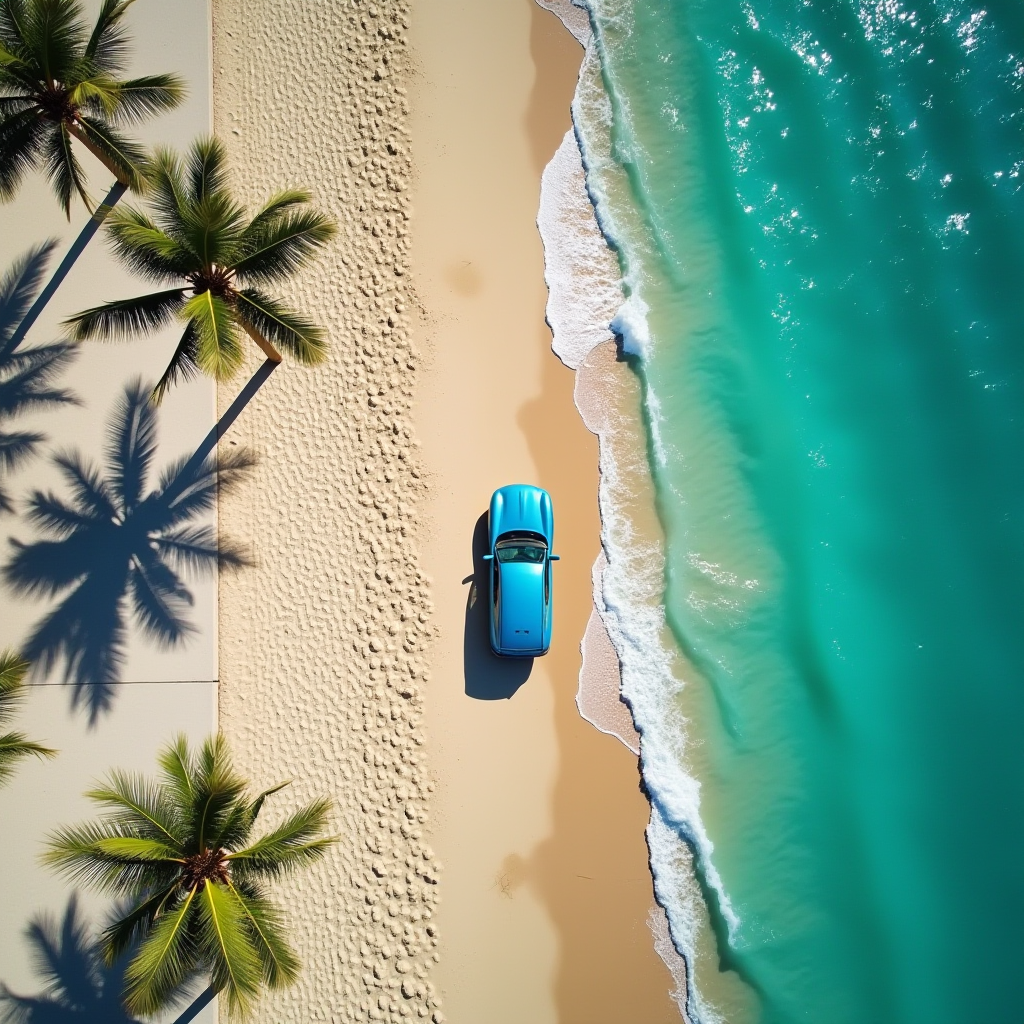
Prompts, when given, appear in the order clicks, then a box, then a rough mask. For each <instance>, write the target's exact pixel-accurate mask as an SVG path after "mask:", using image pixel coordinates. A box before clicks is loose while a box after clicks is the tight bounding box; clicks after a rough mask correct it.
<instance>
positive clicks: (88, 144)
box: [64, 121, 129, 188]
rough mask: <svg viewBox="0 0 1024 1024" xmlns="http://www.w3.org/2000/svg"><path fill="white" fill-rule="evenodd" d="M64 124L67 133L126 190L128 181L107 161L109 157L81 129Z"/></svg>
mask: <svg viewBox="0 0 1024 1024" xmlns="http://www.w3.org/2000/svg"><path fill="white" fill-rule="evenodd" d="M64 123H65V125H66V126H67V129H68V131H69V132H71V134H72V135H74V137H75V138H76V139H78V141H79V142H80V143H81V144H82V145H83V146H85V148H86V149H87V150H89V152H90V153H92V155H93V156H94V157H96V159H97V160H99V162H100V163H101V164H103V166H104V167H106V169H107V170H108V171H110V173H111V174H112V175H113V176H114V177H115V178H117V180H118V181H119V182H120V183H121V184H122V185H124V187H125V188H128V186H129V182H128V180H127V179H126V178H125V176H124V175H123V174H122V173H121V172H120V171H119V170H118V169H117V168H116V167H115V166H114V165H113V164H112V163H111V162H110V159H109V157H108V156H107V154H106V153H104V152H103V150H101V149H100V148H99V147H98V146H97V145H96V144H95V143H94V142H93V141H92V139H90V138H89V136H88V135H86V134H85V132H83V131H82V129H81V128H79V127H78V125H76V124H74V123H69V122H67V121H65V122H64Z"/></svg>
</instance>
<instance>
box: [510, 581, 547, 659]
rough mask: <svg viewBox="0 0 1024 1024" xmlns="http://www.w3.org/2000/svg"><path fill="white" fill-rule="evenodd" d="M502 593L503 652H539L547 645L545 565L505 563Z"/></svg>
mask: <svg viewBox="0 0 1024 1024" xmlns="http://www.w3.org/2000/svg"><path fill="white" fill-rule="evenodd" d="M500 593H501V613H500V618H499V623H500V631H501V635H500V637H499V640H500V644H501V647H502V649H503V650H506V651H510V650H519V651H533V650H540V648H541V647H543V645H544V632H543V630H544V565H543V564H540V565H538V564H534V563H531V562H505V563H504V564H503V565H502V566H501V591H500Z"/></svg>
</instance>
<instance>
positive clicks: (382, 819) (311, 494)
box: [214, 0, 678, 1024]
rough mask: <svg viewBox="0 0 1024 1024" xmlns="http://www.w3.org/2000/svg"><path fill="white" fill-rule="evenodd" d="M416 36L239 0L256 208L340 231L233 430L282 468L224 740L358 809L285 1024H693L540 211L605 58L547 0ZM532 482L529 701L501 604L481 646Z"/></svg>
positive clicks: (239, 646) (378, 16) (231, 23)
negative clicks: (612, 721)
mask: <svg viewBox="0 0 1024 1024" xmlns="http://www.w3.org/2000/svg"><path fill="white" fill-rule="evenodd" d="M412 19H413V30H412V39H411V43H412V48H413V49H414V58H413V61H414V63H411V61H410V56H409V49H410V35H409V32H408V31H407V29H408V24H409V20H410V12H409V5H407V4H406V3H404V2H402V0H375V2H374V3H366V2H356V0H350V2H346V3H341V2H338V3H331V4H325V3H322V2H318V0H215V2H214V114H215V125H216V128H217V131H218V133H219V134H220V135H221V137H222V138H224V139H225V140H226V141H227V143H228V145H229V148H230V151H231V155H232V158H233V160H234V166H235V171H236V174H237V180H238V182H239V184H240V185H241V186H242V187H243V195H244V197H245V198H246V199H247V200H248V201H249V202H251V203H253V204H255V203H257V202H259V201H261V200H262V199H263V198H265V196H266V195H267V194H268V193H270V192H272V191H273V190H275V189H277V188H282V187H286V186H294V185H305V186H309V187H311V188H312V189H313V191H314V193H315V198H316V201H317V203H318V204H319V205H320V206H321V207H323V208H324V209H326V210H328V211H330V212H331V213H332V214H333V215H334V216H335V217H336V218H337V219H338V221H339V223H340V224H341V227H342V230H341V232H340V235H339V237H338V239H337V240H336V242H335V243H333V244H332V246H331V248H330V252H329V254H328V256H327V258H326V259H324V260H322V261H321V262H320V263H319V264H318V265H317V266H316V267H315V268H314V269H313V270H311V271H310V272H309V273H307V274H305V275H304V276H303V277H302V279H301V280H300V281H299V282H298V283H297V284H296V286H295V288H294V290H293V295H292V296H291V298H292V300H293V301H294V303H295V304H296V305H297V307H298V308H300V309H302V310H304V311H307V312H309V313H310V314H312V315H313V316H315V317H316V318H318V319H319V320H321V321H322V322H323V323H325V325H326V326H327V327H328V328H329V329H330V332H331V336H332V342H333V344H332V354H331V357H330V360H329V362H328V363H327V364H326V365H325V366H324V367H322V368H320V369H318V370H316V371H303V370H301V369H298V368H293V367H289V366H288V365H284V366H283V367H281V368H280V369H278V370H276V371H275V372H274V373H273V375H272V376H271V377H270V378H269V380H268V381H267V382H266V383H265V384H264V385H263V386H262V388H261V389H260V390H259V392H258V393H257V394H256V396H255V398H253V400H252V401H251V402H250V403H249V405H248V407H247V408H246V409H245V411H244V413H243V414H242V416H241V418H240V419H239V421H238V423H237V424H236V426H234V427H233V428H232V431H231V434H230V439H229V441H228V442H226V443H232V442H234V443H239V444H248V445H250V446H251V447H253V448H254V449H255V450H256V451H257V453H258V454H259V455H260V457H261V465H260V467H259V469H258V471H257V472H256V473H255V474H254V477H253V479H252V481H251V482H250V483H249V484H248V485H247V486H246V487H245V488H242V489H239V491H238V492H237V493H235V494H233V495H231V496H229V497H227V498H225V499H224V500H223V501H222V503H221V507H220V521H221V525H222V527H223V528H224V529H225V531H226V532H228V533H229V534H230V535H231V536H232V537H234V538H237V539H239V540H244V541H247V542H248V544H249V546H250V548H251V551H252V554H253V557H254V558H255V560H256V563H257V565H256V567H255V568H254V569H250V570H247V571H245V572H242V573H240V574H238V575H235V576H227V577H224V578H223V579H222V581H221V587H220V659H221V660H220V665H221V671H220V709H221V725H222V728H223V729H224V731H225V732H226V733H227V735H228V737H229V739H230V740H231V742H232V745H233V747H234V749H235V751H236V755H237V758H238V761H239V765H240V767H241V768H242V769H243V770H244V771H246V772H247V773H248V774H249V775H250V776H251V777H252V778H253V780H254V781H255V782H256V783H259V784H264V783H272V782H275V781H277V780H278V779H280V778H282V777H290V778H293V779H294V780H295V783H294V785H293V786H292V787H291V788H290V789H289V790H286V791H285V792H284V793H282V794H281V795H280V796H279V797H275V799H274V803H275V805H276V810H277V812H278V813H280V812H281V811H282V810H283V809H286V808H288V807H290V806H293V805H295V804H297V803H298V802H300V801H302V800H305V799H308V798H309V797H311V796H313V795H318V794H325V793H326V794H330V795H331V796H332V797H333V798H334V800H335V803H336V807H337V811H336V816H335V820H336V826H337V830H338V832H339V834H340V841H339V843H338V845H337V846H336V847H335V848H334V849H333V850H332V851H331V853H330V855H329V856H328V858H327V859H326V861H325V862H324V864H323V865H322V867H320V868H319V869H318V870H316V871H314V872H311V873H310V874H309V875H307V876H304V877H303V878H301V879H299V880H297V881H295V882H292V883H289V884H288V885H287V886H285V887H283V889H282V895H283V902H284V903H285V905H286V906H287V908H288V917H289V920H290V922H291V924H292V926H293V929H294V934H295V938H296V943H297V945H298V948H299V952H300V954H301V956H302V959H303V961H304V963H305V970H304V972H303V974H302V977H301V979H300V981H299V983H298V984H297V985H296V986H295V987H294V988H292V989H290V990H287V991H285V992H282V993H278V994H275V995H273V996H271V997H269V998H268V999H267V1000H266V1001H265V1004H264V1005H263V1006H262V1007H261V1010H260V1012H259V1013H258V1015H257V1019H258V1020H259V1021H261V1022H266V1024H271V1022H275V1024H279V1022H281V1021H294V1022H306V1021H310V1020H336V1021H365V1020H387V1021H402V1020H425V1019H432V1020H433V1021H434V1022H439V1021H442V1020H446V1019H447V1020H449V1021H451V1022H452V1024H512V1022H515V1024H546V1022H554V1021H558V1022H561V1024H604V1022H608V1024H611V1022H615V1024H623V1022H638V1024H639V1022H642V1024H659V1022H662V1021H665V1022H668V1021H676V1020H678V1014H677V1012H676V1010H675V1007H674V1004H673V1003H672V1002H671V1000H670V998H669V996H668V992H669V988H670V986H671V985H672V979H671V978H670V976H669V974H668V971H667V970H666V969H665V968H664V966H663V965H662V964H661V962H660V961H659V960H658V959H657V957H656V956H655V954H654V952H653V949H652V944H651V936H650V932H649V930H648V927H647V924H646V919H647V915H648V912H649V908H650V905H651V880H650V876H649V874H648V870H647V861H646V849H645V846H644V840H643V829H644V826H645V824H646V821H647V815H648V808H647V804H646V801H645V799H644V798H643V796H642V794H641V792H640V790H639V774H638V771H637V764H636V758H635V757H634V756H633V755H632V754H631V753H630V752H629V751H628V750H627V749H626V748H625V747H623V746H622V745H620V744H619V743H618V742H617V741H616V740H614V739H612V738H610V737H608V736H606V735H603V734H601V733H599V732H597V731H596V730H595V729H593V728H592V727H591V726H589V725H588V724H587V723H585V722H584V721H583V720H582V719H580V718H579V716H578V713H577V710H576V707H575V704H574V700H573V698H574V695H575V692H576V682H577V675H578V671H579V662H580V655H579V642H580V638H581V637H582V636H583V633H584V630H585V629H586V626H587V622H588V618H589V616H590V613H591V590H590V568H591V565H592V563H593V561H594V558H595V556H596V555H597V553H598V546H599V544H598V526H599V524H598V519H597V505H596V491H597V478H596V473H597V471H596V465H597V451H596V442H595V439H594V438H593V437H592V436H591V435H590V434H589V433H588V432H587V431H586V429H585V428H584V427H583V426H582V424H581V422H580V419H579V417H578V415H577V413H576V411H575V409H574V408H573V405H572V390H573V374H572V373H571V372H569V371H568V370H566V369H565V368H564V367H563V366H562V365H561V364H560V363H559V362H558V361H557V359H556V358H555V357H554V356H553V355H552V354H551V353H550V350H549V345H550V332H549V331H548V329H547V327H546V326H545V324H544V320H543V308H544V300H545V291H544V285H543V278H542V256H541V249H540V240H539V237H538V235H537V231H536V227H535V225H534V218H535V215H536V210H537V201H538V190H539V179H540V173H541V170H542V168H543V166H544V164H545V162H546V161H547V160H548V159H549V158H550V156H551V154H552V153H553V152H554V149H555V147H556V146H557V144H558V142H559V140H560V139H561V137H562V135H563V134H564V132H565V130H566V128H567V127H568V116H569V115H568V106H569V99H570V97H571V93H572V88H573V83H574V81H575V76H576V70H577V68H578V65H579V60H580V56H581V51H580V49H579V47H578V46H577V44H576V43H575V42H573V40H572V39H571V37H570V36H569V35H568V33H566V32H565V30H564V29H563V28H562V27H561V26H560V25H559V23H558V22H557V21H556V19H555V18H554V17H553V16H552V15H550V14H549V13H547V12H545V11H542V10H540V9H539V8H536V7H535V6H533V5H532V3H531V2H530V0H502V2H500V3H492V4H481V3H479V2H476V3H474V2H469V0H419V2H418V3H417V4H416V7H415V11H414V12H413V16H412ZM407 99H408V101H409V103H411V105H412V107H413V108H414V112H413V114H412V115H411V116H412V136H411V146H410V114H409V103H407ZM413 159H414V160H415V166H413V163H412V161H413ZM411 183H415V203H416V210H415V216H414V217H413V219H412V222H411V230H412V232H413V235H412V237H413V239H414V243H413V244H414V249H415V254H414V259H413V260H412V262H410V251H409V242H410V221H409V218H410V217H411V216H412V214H413V211H412V207H411V205H410V195H411V190H410V184H411ZM417 348H421V349H423V351H424V353H425V354H426V361H427V364H428V369H427V370H425V371H424V370H421V369H419V359H418V352H417ZM248 369H249V372H250V373H251V372H253V371H254V370H255V369H256V363H255V362H253V363H251V365H250V366H249V368H248ZM242 383H243V380H242V379H241V378H240V379H239V380H237V381H235V382H233V383H231V384H229V385H226V386H223V387H222V388H221V391H220V405H221V408H222V409H224V408H225V407H226V406H227V404H228V403H229V402H230V401H231V399H233V398H234V396H235V395H236V394H237V393H238V391H239V390H240V388H241V386H242ZM414 403H415V407H414ZM414 425H415V430H414ZM417 435H418V437H419V439H420V441H422V454H420V451H421V450H420V446H419V442H418V441H417ZM511 480H524V481H531V482H535V483H538V484H541V485H542V486H545V487H547V488H548V489H549V490H551V492H552V494H553V496H554V500H555V506H556V510H557V517H558V520H557V521H558V527H557V529H558V534H557V538H556V541H557V546H558V548H559V550H560V553H561V555H562V557H563V561H562V562H561V564H560V566H559V570H558V577H557V584H556V585H557V597H556V629H555V638H554V645H553V648H552V652H551V654H550V655H549V656H548V657H547V658H545V659H541V660H539V661H538V662H537V663H536V665H535V666H534V668H533V671H532V674H531V675H530V677H529V679H525V680H524V679H522V678H519V677H516V676H515V673H516V671H517V669H516V666H515V665H512V666H509V665H507V664H502V665H496V664H495V663H493V662H492V661H491V660H490V659H489V655H487V654H486V651H485V650H484V649H483V648H482V646H481V645H482V644H485V643H486V641H485V639H484V635H483V633H482V631H481V630H480V627H481V625H482V620H481V618H480V615H481V613H482V610H483V608H482V605H480V604H477V605H475V606H474V608H473V609H472V611H471V615H470V619H471V620H472V623H473V624H474V627H475V630H476V631H475V632H474V633H471V634H470V635H469V639H468V640H465V639H464V624H465V620H466V605H467V597H468V594H469V592H470V590H471V586H472V584H469V583H467V584H464V583H463V582H462V580H463V579H464V578H465V577H467V576H469V575H472V574H473V573H474V570H475V568H476V569H478V568H479V565H477V566H476V567H475V566H474V559H473V553H472V544H473V538H474V530H475V529H477V528H478V526H479V522H478V518H479V516H480V515H481V513H482V512H483V511H484V510H485V508H486V504H487V500H488V497H489V495H490V493H491V491H492V490H493V488H494V487H496V486H498V485H500V484H502V483H507V482H510V481H511ZM424 507H425V508H426V516H425V518H423V519H422V520H421V519H420V510H422V509H423V508H424ZM425 572H426V573H429V575H430V576H432V577H433V583H431V582H430V580H429V579H428V577H427V576H426V575H425V574H424V573H425ZM432 601H436V604H437V607H436V609H435V608H434V606H433V603H432ZM467 669H468V671H466V670H467ZM502 673H504V674H502ZM510 673H511V675H510ZM520 682H521V683H522V686H521V687H520V688H519V689H518V690H517V691H516V692H515V694H514V695H513V696H511V698H510V699H497V700H480V699H474V698H473V696H470V695H468V694H467V692H466V690H467V688H468V689H469V690H470V691H471V692H472V693H473V694H475V695H476V696H477V697H479V696H484V695H486V696H497V695H499V694H501V693H502V692H505V693H509V692H510V691H511V690H512V688H513V687H514V686H515V685H516V684H517V683H520ZM268 809H270V808H268ZM428 811H429V815H428ZM428 843H429V844H432V845H433V846H434V847H435V848H436V850H437V854H438V856H439V857H440V860H443V861H444V862H445V866H444V871H443V873H442V870H441V864H440V861H439V860H438V859H437V857H436V856H435V850H434V849H431V846H430V845H427V844H428ZM439 882H440V884H438V883H439ZM439 892H440V894H441V897H442V900H441V903H440V904H438V893H439ZM439 907H440V909H439ZM438 926H440V930H439V931H438ZM438 960H440V963H439V964H438V962H437V961H438ZM442 994H443V997H444V1005H443V1010H442V999H441V995H442Z"/></svg>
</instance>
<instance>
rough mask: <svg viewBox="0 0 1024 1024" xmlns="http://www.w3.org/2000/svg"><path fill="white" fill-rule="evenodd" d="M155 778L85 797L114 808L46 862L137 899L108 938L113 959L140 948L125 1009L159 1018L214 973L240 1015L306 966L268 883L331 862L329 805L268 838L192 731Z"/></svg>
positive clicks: (121, 780) (227, 768) (218, 754)
mask: <svg viewBox="0 0 1024 1024" xmlns="http://www.w3.org/2000/svg"><path fill="white" fill-rule="evenodd" d="M158 762H159V765H160V774H159V776H158V778H157V779H156V780H155V781H151V780H148V779H145V778H142V777H140V776H135V775H129V774H127V773H124V772H117V771H116V772H113V773H111V775H110V776H109V778H108V779H107V782H106V784H105V785H103V786H101V787H100V788H98V789H95V790H93V791H92V792H90V793H88V794H86V795H87V796H88V797H89V798H90V799H91V800H93V801H95V802H96V803H97V804H99V805H100V806H101V807H104V808H106V813H105V814H104V815H103V816H102V818H101V819H100V820H99V821H98V822H96V823H92V824H85V825H79V826H76V827H71V828H64V829H61V830H59V831H58V832H56V833H54V834H53V835H52V836H51V837H50V839H49V848H48V850H47V852H46V854H45V855H44V859H45V860H46V861H47V862H48V863H49V864H50V865H52V866H54V867H56V868H57V869H58V870H60V871H61V872H62V873H63V874H64V875H65V876H66V877H68V878H69V879H71V880H72V881H73V882H75V883H80V884H85V885H89V886H92V887H93V888H97V889H100V890H102V891H104V892H107V893H109V894H111V895H114V896H117V897H120V898H122V899H124V898H127V899H128V901H129V903H128V905H127V909H126V910H125V911H123V912H120V913H119V914H118V915H117V916H116V917H115V919H114V920H113V921H112V923H111V924H110V925H109V927H108V928H107V929H106V931H105V932H104V933H103V937H102V943H103V952H104V956H105V958H106V960H107V962H108V963H113V962H114V961H115V960H116V959H117V958H118V957H119V956H120V955H121V954H123V953H125V952H126V951H128V950H133V951H134V955H133V956H132V958H131V960H130V962H129V964H128V968H127V971H126V974H125V1005H126V1006H127V1008H128V1010H129V1011H130V1012H132V1013H138V1014H152V1013H155V1012H157V1011H158V1010H160V1009H161V1008H162V1007H164V1006H166V1005H168V1003H169V1002H171V1001H173V1000H174V999H175V998H176V997H177V996H179V995H180V993H181V991H182V988H183V986H185V985H187V984H188V983H189V982H190V981H193V980H194V979H195V978H196V977H197V976H200V975H203V974H208V975H209V976H210V984H211V986H212V988H213V989H214V990H215V991H217V992H222V993H224V995H225V996H226V997H227V1001H228V1005H229V1007H230V1008H231V1010H232V1011H234V1012H238V1011H241V1012H245V1011H246V1010H247V1009H248V1008H249V1006H250V1005H251V1003H252V1001H253V999H254V998H255V997H256V996H257V995H258V993H259V991H260V989H261V987H262V986H264V985H265V986H268V987H270V988H280V987H283V986H285V985H287V984H289V983H290V982H292V981H293V980H294V979H295V977H296V976H297V974H298V971H299V961H298V958H297V957H296V955H295V953H294V951H293V950H292V948H291V946H290V945H289V943H288V941H287V939H286V937H285V934H284V926H283V921H282V916H281V913H280V911H279V910H278V908H277V907H276V906H275V904H274V903H272V902H271V901H270V900H269V899H268V898H267V895H266V885H267V884H268V883H271V882H274V881H276V880H277V879H278V878H280V877H282V876H283V875H286V874H288V873H290V872H292V871H295V870H297V869H300V868H303V867H307V866H308V865H310V864H312V863H313V862H315V861H317V860H318V859H319V858H320V857H322V856H323V853H324V850H325V848H326V847H327V846H329V845H330V844H331V843H332V842H334V841H335V840H334V837H330V836H325V835H324V830H325V827H326V823H327V816H328V812H329V809H330V802H329V801H328V800H315V801H313V802H312V803H310V804H308V805H306V806H305V807H302V808H300V809H299V810H297V811H295V812H294V813H292V814H291V815H289V816H288V817H287V818H286V819H285V820H284V821H283V822H282V823H281V824H280V825H278V826H277V827H276V828H274V829H271V830H270V831H269V832H266V833H265V834H264V835H262V836H261V837H259V838H254V836H253V832H254V829H255V825H256V820H257V818H258V816H259V813H260V810H261V808H262V807H263V803H264V801H265V800H266V798H267V797H268V796H270V795H271V794H273V793H276V792H277V791H278V790H279V789H281V788H282V787H283V786H284V785H286V783H282V784H281V785H279V786H275V787H274V788H273V789H268V790H266V791H265V792H263V793H261V794H259V795H258V796H256V797H255V798H254V797H253V796H252V795H250V794H249V793H248V792H247V785H246V782H245V780H243V779H242V778H241V777H240V776H239V775H238V774H236V772H235V771H234V769H233V768H232V765H231V760H230V757H229V754H228V750H227V746H226V744H225V742H224V739H223V738H222V737H220V736H216V737H212V738H211V739H208V740H207V741H206V742H205V743H204V744H203V746H202V748H201V749H200V750H198V751H192V750H191V749H190V748H189V745H188V742H187V740H186V739H185V737H183V736H179V737H178V739H177V740H175V741H174V743H172V744H171V745H170V746H168V747H167V748H166V749H164V750H163V751H161V753H160V755H159V758H158Z"/></svg>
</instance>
